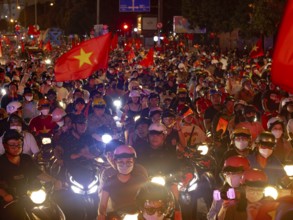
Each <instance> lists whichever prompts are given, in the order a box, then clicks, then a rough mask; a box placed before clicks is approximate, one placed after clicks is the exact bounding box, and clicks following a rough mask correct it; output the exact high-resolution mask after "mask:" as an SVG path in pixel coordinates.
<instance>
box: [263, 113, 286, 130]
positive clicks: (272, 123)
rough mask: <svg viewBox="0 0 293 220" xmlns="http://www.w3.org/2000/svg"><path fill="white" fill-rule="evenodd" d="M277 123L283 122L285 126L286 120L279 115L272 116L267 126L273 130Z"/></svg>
mask: <svg viewBox="0 0 293 220" xmlns="http://www.w3.org/2000/svg"><path fill="white" fill-rule="evenodd" d="M275 124H281V125H282V126H284V121H283V120H282V118H280V117H278V116H276V117H272V118H270V119H269V120H268V123H267V128H268V129H269V130H271V129H272V127H273V126H274V125H275Z"/></svg>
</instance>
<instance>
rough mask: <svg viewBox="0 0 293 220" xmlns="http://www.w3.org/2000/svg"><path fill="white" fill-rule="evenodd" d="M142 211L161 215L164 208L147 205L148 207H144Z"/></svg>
mask: <svg viewBox="0 0 293 220" xmlns="http://www.w3.org/2000/svg"><path fill="white" fill-rule="evenodd" d="M144 211H145V212H146V213H147V214H148V215H153V214H155V213H156V212H157V213H158V215H159V216H161V215H162V214H163V213H164V208H163V207H159V208H153V207H149V208H144Z"/></svg>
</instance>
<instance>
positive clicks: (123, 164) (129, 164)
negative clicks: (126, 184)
mask: <svg viewBox="0 0 293 220" xmlns="http://www.w3.org/2000/svg"><path fill="white" fill-rule="evenodd" d="M116 163H117V165H120V166H127V167H131V166H132V165H133V161H126V162H124V161H117V162H116Z"/></svg>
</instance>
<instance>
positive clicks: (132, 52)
mask: <svg viewBox="0 0 293 220" xmlns="http://www.w3.org/2000/svg"><path fill="white" fill-rule="evenodd" d="M134 58H135V53H134V51H133V50H131V51H130V52H129V54H128V56H127V60H128V62H130V63H131V62H132V60H133V59H134Z"/></svg>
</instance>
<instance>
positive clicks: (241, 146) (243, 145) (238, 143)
mask: <svg viewBox="0 0 293 220" xmlns="http://www.w3.org/2000/svg"><path fill="white" fill-rule="evenodd" d="M247 146H248V141H235V147H237V149H239V150H244V149H246V148H247Z"/></svg>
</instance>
